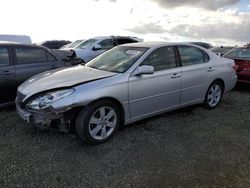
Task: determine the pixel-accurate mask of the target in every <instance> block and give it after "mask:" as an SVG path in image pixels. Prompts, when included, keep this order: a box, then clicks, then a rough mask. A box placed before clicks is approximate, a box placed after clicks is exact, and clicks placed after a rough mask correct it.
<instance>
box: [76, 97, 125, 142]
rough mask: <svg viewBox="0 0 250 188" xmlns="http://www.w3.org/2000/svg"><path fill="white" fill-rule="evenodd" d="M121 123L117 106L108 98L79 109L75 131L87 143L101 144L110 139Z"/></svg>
mask: <svg viewBox="0 0 250 188" xmlns="http://www.w3.org/2000/svg"><path fill="white" fill-rule="evenodd" d="M120 124H121V114H120V111H119V108H118V107H117V105H116V104H115V103H113V102H112V101H110V100H102V101H97V102H95V103H93V104H91V105H89V106H87V107H86V108H83V109H81V110H80V111H79V113H78V115H77V117H76V133H77V135H78V136H79V137H80V139H81V140H82V141H83V142H85V143H89V144H101V143H103V142H106V141H108V140H109V139H111V138H112V137H113V136H114V134H115V133H116V132H117V130H118V128H119V126H120Z"/></svg>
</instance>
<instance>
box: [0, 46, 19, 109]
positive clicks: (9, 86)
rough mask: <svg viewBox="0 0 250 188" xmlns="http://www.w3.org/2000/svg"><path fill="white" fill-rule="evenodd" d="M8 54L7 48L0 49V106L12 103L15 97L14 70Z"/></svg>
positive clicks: (9, 52)
mask: <svg viewBox="0 0 250 188" xmlns="http://www.w3.org/2000/svg"><path fill="white" fill-rule="evenodd" d="M10 54H11V51H10V49H9V48H7V47H0V104H3V103H8V102H13V101H14V100H15V96H16V79H15V70H14V66H13V64H12V58H10V57H11V55H10Z"/></svg>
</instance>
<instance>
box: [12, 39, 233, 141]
mask: <svg viewBox="0 0 250 188" xmlns="http://www.w3.org/2000/svg"><path fill="white" fill-rule="evenodd" d="M97 40H99V39H93V40H92V39H91V40H90V41H88V42H87V43H85V44H84V46H85V47H86V48H87V47H88V48H89V49H90V50H93V47H94V48H95V49H99V48H100V44H98V43H97ZM105 40H106V39H105ZM109 40H111V41H112V42H114V38H109ZM108 44H110V46H109V47H113V46H112V45H113V43H111V42H110V41H109V43H105V45H107V46H108ZM111 44H112V45H111ZM98 45H99V46H98ZM102 47H103V46H102ZM107 49H108V48H107ZM235 69H236V66H235V63H234V61H233V60H230V59H226V58H221V57H220V56H217V55H216V54H215V53H213V52H211V51H210V50H206V49H205V48H202V47H199V46H196V45H192V44H188V43H149V42H142V43H130V44H125V45H121V46H116V47H114V48H112V49H111V50H108V51H107V52H105V53H103V54H101V55H99V56H98V57H96V58H94V59H93V60H91V61H89V62H88V63H87V64H86V65H85V66H84V65H79V66H74V67H70V68H60V69H57V70H51V71H47V72H44V73H40V74H38V75H36V76H34V77H32V78H30V79H28V80H27V81H25V82H24V83H23V84H22V85H20V86H19V87H18V92H17V98H16V107H17V111H18V113H19V115H20V117H21V118H22V119H23V120H25V121H26V122H27V123H32V124H35V125H36V126H37V127H38V128H39V129H45V128H49V127H50V126H51V125H52V124H56V125H57V126H58V127H59V129H61V130H70V128H74V129H75V130H76V133H77V135H78V136H79V138H80V139H82V141H84V142H87V143H91V144H100V143H103V142H105V141H107V140H109V139H110V138H112V136H114V134H115V133H116V132H117V130H118V128H119V127H121V126H123V125H127V124H129V123H132V122H135V121H138V120H141V119H144V118H147V117H150V116H153V115H156V114H159V113H163V112H166V111H170V110H174V109H178V108H182V107H185V106H189V105H194V104H199V103H203V104H204V105H205V106H206V107H207V108H209V109H213V108H215V107H216V106H217V105H218V104H219V103H220V101H221V99H222V96H223V94H224V93H225V92H227V91H229V90H231V89H232V88H233V87H234V86H235V84H236V81H237V76H236V71H235Z"/></svg>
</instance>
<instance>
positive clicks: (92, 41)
mask: <svg viewBox="0 0 250 188" xmlns="http://www.w3.org/2000/svg"><path fill="white" fill-rule="evenodd" d="M96 41H97V39H89V40H86V41H84V42H83V43H81V44H80V45H78V46H76V48H81V49H82V48H89V47H92V46H93V45H94V44H95V43H96Z"/></svg>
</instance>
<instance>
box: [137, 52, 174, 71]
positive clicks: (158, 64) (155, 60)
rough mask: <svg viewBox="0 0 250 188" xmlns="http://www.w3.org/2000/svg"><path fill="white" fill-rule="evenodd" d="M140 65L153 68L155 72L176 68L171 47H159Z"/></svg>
mask: <svg viewBox="0 0 250 188" xmlns="http://www.w3.org/2000/svg"><path fill="white" fill-rule="evenodd" d="M141 65H150V66H153V67H154V69H155V71H159V70H164V69H170V68H174V67H176V58H175V52H174V48H173V47H161V48H158V49H156V50H155V51H153V52H152V53H151V54H150V55H149V56H148V57H147V58H146V59H145V60H144V62H143V63H142V64H141Z"/></svg>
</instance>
